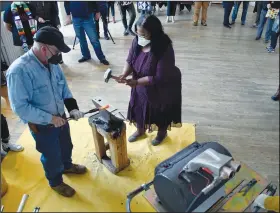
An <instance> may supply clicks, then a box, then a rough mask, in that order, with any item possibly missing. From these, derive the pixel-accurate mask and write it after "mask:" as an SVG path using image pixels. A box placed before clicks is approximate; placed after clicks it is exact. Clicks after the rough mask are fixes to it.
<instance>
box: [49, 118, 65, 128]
mask: <svg viewBox="0 0 280 213" xmlns="http://www.w3.org/2000/svg"><path fill="white" fill-rule="evenodd" d="M51 122H52V124H53V125H54V126H55V127H61V126H63V125H64V124H66V120H65V119H63V118H61V117H57V116H53V117H52V121H51Z"/></svg>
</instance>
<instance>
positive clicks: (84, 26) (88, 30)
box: [72, 14, 105, 61]
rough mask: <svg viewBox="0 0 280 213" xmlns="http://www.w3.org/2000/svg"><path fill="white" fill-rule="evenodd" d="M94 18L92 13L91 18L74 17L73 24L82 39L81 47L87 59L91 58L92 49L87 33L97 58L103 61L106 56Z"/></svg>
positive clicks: (80, 39)
mask: <svg viewBox="0 0 280 213" xmlns="http://www.w3.org/2000/svg"><path fill="white" fill-rule="evenodd" d="M93 19H94V15H93V14H91V15H90V16H89V18H78V17H73V18H72V21H73V26H74V30H75V33H76V36H77V37H78V39H79V41H80V47H81V51H82V55H83V57H84V58H87V59H89V58H91V55H90V51H89V48H88V44H87V39H86V34H87V36H88V38H89V40H90V43H91V44H92V46H93V49H94V51H95V54H96V56H97V58H98V59H99V60H100V61H102V60H104V59H105V56H104V54H103V52H102V49H101V44H100V42H99V39H98V35H97V32H96V26H95V21H94V20H93Z"/></svg>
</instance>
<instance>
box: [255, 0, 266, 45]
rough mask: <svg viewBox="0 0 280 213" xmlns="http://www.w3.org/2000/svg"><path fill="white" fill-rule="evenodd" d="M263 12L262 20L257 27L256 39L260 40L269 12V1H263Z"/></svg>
mask: <svg viewBox="0 0 280 213" xmlns="http://www.w3.org/2000/svg"><path fill="white" fill-rule="evenodd" d="M260 4H261V14H260V22H259V25H258V29H257V36H256V40H260V39H261V37H262V32H263V28H264V25H265V23H266V19H267V18H266V14H267V10H268V9H267V4H268V1H262V2H261V3H260Z"/></svg>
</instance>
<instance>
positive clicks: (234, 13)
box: [231, 1, 249, 24]
mask: <svg viewBox="0 0 280 213" xmlns="http://www.w3.org/2000/svg"><path fill="white" fill-rule="evenodd" d="M240 4H241V1H240V2H234V8H233V11H232V16H231V19H232V22H235V20H236V18H237V14H238V10H239V6H240ZM248 7H249V2H248V1H243V11H242V16H241V23H242V24H245V21H246V16H247V11H248Z"/></svg>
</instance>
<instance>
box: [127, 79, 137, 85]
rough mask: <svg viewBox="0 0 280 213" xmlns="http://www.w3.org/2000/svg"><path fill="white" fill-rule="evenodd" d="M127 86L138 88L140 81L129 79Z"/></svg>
mask: <svg viewBox="0 0 280 213" xmlns="http://www.w3.org/2000/svg"><path fill="white" fill-rule="evenodd" d="M125 84H126V85H128V86H130V87H136V86H137V84H138V81H137V80H134V79H127V80H126V82H125Z"/></svg>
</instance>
